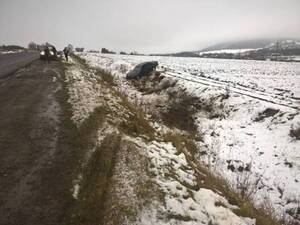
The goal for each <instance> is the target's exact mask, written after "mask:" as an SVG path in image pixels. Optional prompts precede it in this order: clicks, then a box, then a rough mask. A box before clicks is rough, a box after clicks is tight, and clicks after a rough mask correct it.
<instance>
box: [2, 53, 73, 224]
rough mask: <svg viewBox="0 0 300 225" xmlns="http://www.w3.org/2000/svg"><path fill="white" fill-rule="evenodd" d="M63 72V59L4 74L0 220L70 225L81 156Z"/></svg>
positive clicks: (25, 58)
mask: <svg viewBox="0 0 300 225" xmlns="http://www.w3.org/2000/svg"><path fill="white" fill-rule="evenodd" d="M6 57H8V58H10V57H11V56H6ZM15 57H17V56H12V59H13V60H15V59H17V58H18V57H17V58H15ZM20 57H21V59H20V63H24V62H25V61H26V62H29V61H30V60H32V59H34V58H35V57H36V56H35V54H24V55H23V56H20ZM8 58H6V59H8ZM10 62H11V61H10ZM1 66H3V64H1ZM12 67H14V68H15V66H13V65H12V66H11V68H12ZM63 73H64V68H63V65H62V63H61V62H59V61H55V62H50V63H46V62H43V61H40V60H36V61H35V62H33V63H32V64H30V65H29V66H27V67H25V68H22V69H20V70H18V71H17V72H16V73H13V74H11V75H9V76H8V77H6V78H2V79H0V225H60V224H69V223H68V222H67V220H68V218H69V217H68V215H69V213H68V211H69V209H70V208H71V206H72V203H73V201H74V199H73V198H72V191H71V190H72V187H73V184H72V182H73V179H74V177H76V176H77V174H76V173H75V172H74V171H75V168H76V166H77V165H78V161H77V158H76V154H74V152H75V148H74V147H73V144H72V143H73V140H74V138H73V136H72V131H71V128H70V127H66V126H65V124H67V122H66V121H68V116H66V114H65V113H64V110H63V108H64V107H62V106H61V105H62V104H64V103H63V99H64V97H63V96H64V95H62V94H60V93H61V90H62V88H61V85H60V80H62V79H63V76H62V75H63ZM60 96H62V97H60Z"/></svg>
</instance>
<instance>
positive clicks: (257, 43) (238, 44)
mask: <svg viewBox="0 0 300 225" xmlns="http://www.w3.org/2000/svg"><path fill="white" fill-rule="evenodd" d="M276 42H279V43H280V44H282V45H284V44H285V43H287V44H290V43H292V42H297V41H296V40H294V39H254V40H246V41H231V42H224V43H220V44H216V45H212V46H209V47H207V48H203V49H201V50H199V51H195V53H200V52H207V51H215V50H224V49H258V48H265V47H269V46H274V45H275V44H274V43H276Z"/></svg>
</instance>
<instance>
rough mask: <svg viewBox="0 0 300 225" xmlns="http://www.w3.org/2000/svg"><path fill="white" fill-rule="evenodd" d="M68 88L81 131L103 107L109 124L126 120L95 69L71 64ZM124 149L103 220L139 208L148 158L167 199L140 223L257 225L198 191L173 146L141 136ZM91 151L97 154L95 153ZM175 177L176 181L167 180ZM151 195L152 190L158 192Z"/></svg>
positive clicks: (107, 128) (144, 212) (106, 128)
mask: <svg viewBox="0 0 300 225" xmlns="http://www.w3.org/2000/svg"><path fill="white" fill-rule="evenodd" d="M65 83H66V88H67V91H68V95H69V103H70V104H71V106H72V107H73V110H72V111H73V118H72V119H73V121H74V123H75V124H76V125H77V126H79V127H80V125H81V124H82V123H83V122H84V121H85V120H86V119H87V118H88V117H89V115H90V114H91V113H92V112H93V111H94V109H95V108H97V107H99V106H107V107H108V109H110V110H112V111H111V112H110V114H109V117H111V120H114V121H116V120H117V119H118V118H117V117H114V116H116V115H118V117H120V118H123V117H126V116H123V113H124V112H122V109H121V108H120V104H119V103H118V102H119V100H120V99H119V98H118V97H116V96H115V95H114V96H113V95H112V94H111V91H112V90H111V89H109V88H107V87H105V86H103V85H101V82H99V77H97V75H96V74H95V73H94V72H93V70H87V69H86V68H82V67H81V66H80V65H79V64H78V63H76V62H74V61H73V60H71V62H70V63H67V70H66V80H65ZM126 113H128V112H126ZM115 114H116V115H115ZM120 118H119V119H120ZM112 124H113V123H110V125H109V123H107V124H104V125H103V126H102V127H100V129H99V130H98V140H97V143H98V145H100V144H101V142H102V141H103V140H102V139H103V137H104V136H106V135H107V134H111V133H112V132H113V131H115V132H117V130H116V129H114V128H113V127H112ZM125 143H127V144H125ZM130 143H134V144H135V147H133V146H131V147H130ZM121 146H122V149H123V150H119V153H118V155H119V156H118V157H120V160H118V161H117V163H116V168H114V171H115V173H117V174H114V176H113V178H112V179H113V180H114V182H112V183H113V184H114V185H113V186H112V187H111V190H109V192H108V193H109V196H111V198H113V199H112V200H111V201H110V202H113V207H112V209H106V210H107V212H108V213H107V214H106V215H105V216H106V217H108V219H110V218H111V216H113V213H115V212H118V210H121V209H118V207H126V209H128V207H130V208H131V209H134V208H138V207H141V206H140V204H141V202H139V200H138V197H137V194H136V193H135V189H136V188H137V187H136V186H137V185H141V183H140V182H142V183H144V182H145V180H147V179H148V178H146V177H145V175H146V174H145V171H143V170H146V168H144V167H145V162H143V160H144V161H145V159H143V157H142V155H146V156H147V158H148V159H150V164H151V166H150V168H151V172H152V174H153V175H152V179H153V180H154V182H155V183H157V184H159V186H160V189H161V190H162V191H163V193H164V200H163V202H157V200H155V199H151V204H150V205H147V207H143V208H142V209H140V210H141V211H140V212H139V214H138V222H137V223H136V224H145V225H147V224H170V225H171V224H187V225H188V224H207V225H208V224H222V225H252V224H255V220H253V219H251V218H243V217H238V216H237V215H235V214H234V213H233V212H232V211H231V210H230V209H232V208H236V206H233V205H230V204H229V203H228V201H227V200H226V199H225V198H224V197H222V196H220V195H219V194H217V193H215V192H213V191H211V190H208V189H204V188H201V189H199V188H197V177H196V175H195V172H194V171H193V170H192V168H190V167H189V165H188V163H187V161H186V159H185V156H184V155H183V154H179V155H178V154H177V150H176V149H175V148H174V147H173V146H172V144H171V143H165V142H157V141H151V142H145V140H144V139H143V138H141V137H129V136H125V137H123V139H122V145H121ZM135 148H137V150H136V151H137V153H135V154H134V156H131V162H128V157H130V154H129V153H128V152H132V151H133V149H135ZM124 149H125V151H124ZM89 151H93V149H91V150H89ZM90 156H91V152H87V159H86V160H84V161H86V162H87V161H88V158H89V157H90ZM141 159H143V160H141ZM132 168H134V170H132ZM141 168H143V169H141ZM172 172H173V173H174V174H175V176H176V178H174V177H172V176H170V175H169V174H170V173H172ZM81 180H82V174H79V176H78V179H77V180H76V181H74V188H73V189H74V190H73V197H74V198H75V199H78V194H79V192H80V182H81ZM141 180H142V181H141ZM148 188H149V187H148ZM150 191H154V189H151V190H150ZM116 196H117V198H116ZM123 205H124V206H123ZM110 210H111V211H110ZM128 210H129V209H128ZM119 216H120V215H119ZM125 220H126V221H123V224H133V223H132V221H130V218H125ZM127 220H128V221H127Z"/></svg>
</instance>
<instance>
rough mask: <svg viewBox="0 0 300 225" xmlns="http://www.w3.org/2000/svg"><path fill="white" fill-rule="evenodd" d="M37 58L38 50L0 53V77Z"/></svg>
mask: <svg viewBox="0 0 300 225" xmlns="http://www.w3.org/2000/svg"><path fill="white" fill-rule="evenodd" d="M38 58H39V53H38V52H20V53H11V54H3V55H0V79H1V78H5V77H7V76H8V75H10V74H12V73H13V72H15V71H17V70H18V69H19V68H22V67H24V66H26V65H28V64H30V63H31V62H33V61H35V60H37V59H38Z"/></svg>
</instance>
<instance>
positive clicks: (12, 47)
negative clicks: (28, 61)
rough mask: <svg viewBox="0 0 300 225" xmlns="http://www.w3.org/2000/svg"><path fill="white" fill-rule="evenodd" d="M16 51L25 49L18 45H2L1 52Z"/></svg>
mask: <svg viewBox="0 0 300 225" xmlns="http://www.w3.org/2000/svg"><path fill="white" fill-rule="evenodd" d="M15 50H24V48H23V47H21V46H18V45H2V46H1V45H0V51H15Z"/></svg>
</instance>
